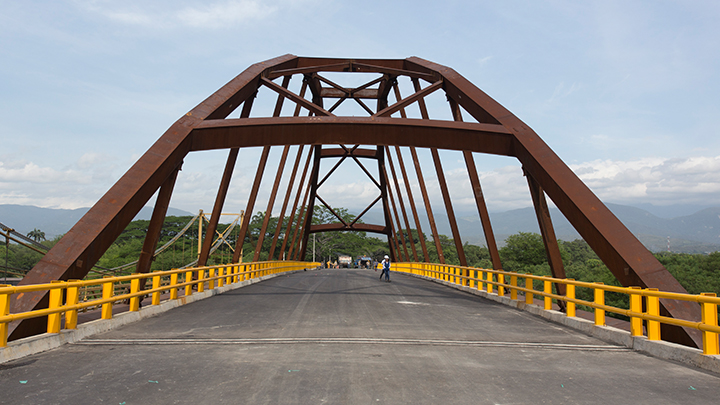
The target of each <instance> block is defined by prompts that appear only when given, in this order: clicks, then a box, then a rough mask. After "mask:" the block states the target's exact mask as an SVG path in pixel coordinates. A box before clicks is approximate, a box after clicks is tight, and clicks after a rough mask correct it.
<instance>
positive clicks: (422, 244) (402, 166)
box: [395, 146, 430, 263]
mask: <svg viewBox="0 0 720 405" xmlns="http://www.w3.org/2000/svg"><path fill="white" fill-rule="evenodd" d="M395 154H396V155H397V157H398V164H399V165H400V172H401V173H402V176H403V182H404V183H405V189H406V190H407V195H408V202H409V203H410V210H411V211H412V214H413V219H414V220H415V229H417V231H418V239H419V240H420V247H421V248H422V251H423V258H424V259H425V262H426V263H429V262H430V255H428V251H427V246H426V245H425V235H424V234H423V231H422V226H420V216H419V215H418V213H417V208H415V199H414V198H413V194H412V189H411V188H410V181H409V179H408V175H407V171H406V170H405V162H404V161H403V158H402V153H401V151H400V147H399V146H395Z"/></svg>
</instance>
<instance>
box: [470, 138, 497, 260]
mask: <svg viewBox="0 0 720 405" xmlns="http://www.w3.org/2000/svg"><path fill="white" fill-rule="evenodd" d="M463 155H464V156H465V165H466V166H467V170H468V174H469V175H470V185H471V186H472V189H473V194H474V195H475V203H476V204H477V209H478V213H479V214H480V222H481V223H482V227H483V233H485V242H486V243H487V246H488V250H489V251H490V260H491V261H492V265H493V269H495V270H500V269H502V264H501V262H500V253H499V251H498V247H497V243H496V242H495V235H494V234H493V230H492V226H491V225H490V214H489V213H488V210H487V206H486V205H485V197H484V196H483V192H482V188H481V187H480V179H479V178H478V175H477V169H476V168H475V160H474V159H473V155H472V152H470V151H464V152H463Z"/></svg>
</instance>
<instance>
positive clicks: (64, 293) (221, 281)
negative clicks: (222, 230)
mask: <svg viewBox="0 0 720 405" xmlns="http://www.w3.org/2000/svg"><path fill="white" fill-rule="evenodd" d="M318 266H320V263H309V262H295V261H274V262H254V263H236V264H223V265H217V266H205V267H195V268H188V269H175V270H169V271H156V272H152V273H143V274H140V273H136V274H131V275H128V276H118V277H110V276H107V277H104V278H102V279H95V280H69V281H53V282H52V283H50V284H33V285H24V286H17V287H15V286H11V285H4V284H2V285H0V347H6V346H7V339H8V324H9V323H10V322H13V321H17V320H22V319H30V318H39V317H44V316H47V318H48V326H47V332H48V333H59V332H60V324H61V320H62V316H63V314H64V316H65V329H75V328H76V327H77V319H78V311H79V310H83V309H86V308H91V307H97V306H101V307H102V310H101V311H102V312H101V318H102V319H112V316H113V313H112V310H113V304H115V303H116V302H120V301H125V300H128V301H129V307H130V308H129V311H138V310H139V309H140V297H142V296H145V295H151V296H152V305H158V304H160V301H161V297H160V296H161V294H162V293H165V292H169V294H170V295H169V298H168V300H175V299H178V295H179V294H178V293H179V290H180V289H182V288H184V295H185V296H190V295H192V294H193V293H194V292H193V290H195V289H196V290H197V291H196V292H198V293H200V292H203V291H204V290H205V287H206V286H207V288H208V289H213V288H215V286H216V285H217V286H218V287H222V286H223V285H225V284H232V283H237V282H241V281H244V280H250V279H254V278H259V277H262V276H266V275H270V274H277V273H284V272H288V271H295V270H302V269H307V268H315V267H318ZM181 275H183V276H184V280H183V281H182V282H179V278H180V276H181ZM141 280H150V282H151V288H149V289H142V290H141V289H140V285H141ZM127 282H129V283H130V287H129V292H128V293H125V294H120V295H117V294H116V291H115V290H116V288H115V287H116V285H118V284H122V283H127ZM88 287H90V288H92V287H100V288H101V289H102V298H99V299H92V298H90V299H88V300H87V301H85V302H80V291H81V289H84V288H88ZM127 290H128V289H127V288H125V291H127ZM33 291H48V292H49V293H50V303H49V305H48V308H46V309H38V310H33V311H27V312H20V313H16V314H11V313H10V297H11V296H12V295H13V294H23V293H27V292H33Z"/></svg>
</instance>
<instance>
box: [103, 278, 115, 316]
mask: <svg viewBox="0 0 720 405" xmlns="http://www.w3.org/2000/svg"><path fill="white" fill-rule="evenodd" d="M103 278H112V277H111V276H105V277H103ZM102 296H103V299H109V298H112V296H113V282H112V281H106V282H104V283H103V284H102ZM112 309H113V303H112V302H107V303H105V304H102V315H101V317H102V319H112Z"/></svg>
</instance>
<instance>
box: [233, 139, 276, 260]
mask: <svg viewBox="0 0 720 405" xmlns="http://www.w3.org/2000/svg"><path fill="white" fill-rule="evenodd" d="M269 154H270V147H269V146H265V147H263V151H262V154H261V155H260V162H259V163H258V168H257V172H255V181H254V182H253V187H252V190H251V191H250V197H248V203H247V208H246V209H245V215H244V216H243V222H242V226H241V227H240V233H239V234H238V239H237V242H235V253H233V263H238V261H239V260H240V252H242V250H243V245H244V244H245V234H247V230H248V227H249V226H250V220H251V219H252V216H253V214H252V212H253V209H254V208H255V199H256V198H257V194H258V190H259V189H260V181H261V180H262V175H263V172H264V171H265V164H266V163H267V159H268V155H269Z"/></svg>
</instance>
